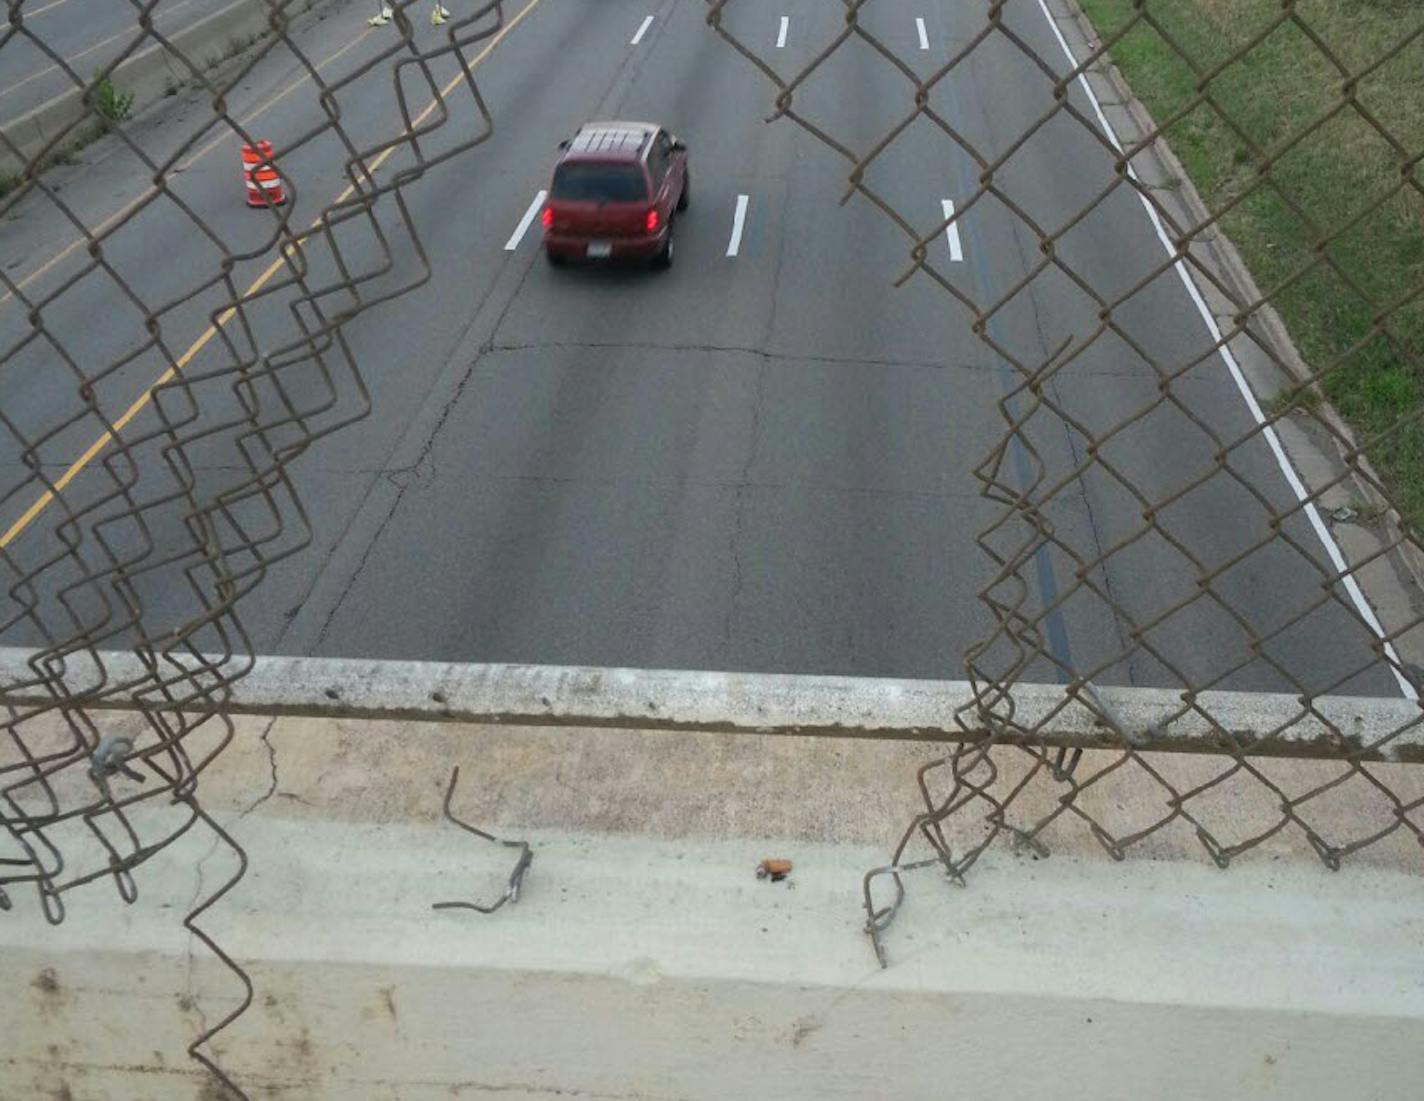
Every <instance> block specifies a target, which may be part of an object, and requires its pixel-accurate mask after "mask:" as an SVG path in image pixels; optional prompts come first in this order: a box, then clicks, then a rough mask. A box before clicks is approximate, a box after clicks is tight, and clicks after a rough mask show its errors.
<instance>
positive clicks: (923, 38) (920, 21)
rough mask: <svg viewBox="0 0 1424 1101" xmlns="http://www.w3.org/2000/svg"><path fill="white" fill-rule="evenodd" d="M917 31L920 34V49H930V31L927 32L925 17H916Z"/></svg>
mask: <svg viewBox="0 0 1424 1101" xmlns="http://www.w3.org/2000/svg"><path fill="white" fill-rule="evenodd" d="M915 30H917V31H918V32H919V34H920V49H922V50H928V49H929V48H930V34H929V31H927V30H925V20H924V17H923V16H919V15H917V16H915Z"/></svg>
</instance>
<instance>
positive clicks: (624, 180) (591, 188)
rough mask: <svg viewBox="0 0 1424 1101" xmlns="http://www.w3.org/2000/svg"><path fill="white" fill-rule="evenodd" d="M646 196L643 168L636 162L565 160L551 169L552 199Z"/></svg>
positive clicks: (631, 199)
mask: <svg viewBox="0 0 1424 1101" xmlns="http://www.w3.org/2000/svg"><path fill="white" fill-rule="evenodd" d="M647 197H648V184H647V181H646V180H645V179H644V178H643V170H642V169H641V168H639V167H638V166H637V165H635V164H597V163H593V162H579V161H568V162H565V163H564V164H561V165H559V166H558V167H557V168H556V169H554V187H553V191H552V193H551V195H550V198H553V199H568V200H570V201H573V202H581V201H582V202H602V203H636V202H642V201H643V200H645V199H646V198H647Z"/></svg>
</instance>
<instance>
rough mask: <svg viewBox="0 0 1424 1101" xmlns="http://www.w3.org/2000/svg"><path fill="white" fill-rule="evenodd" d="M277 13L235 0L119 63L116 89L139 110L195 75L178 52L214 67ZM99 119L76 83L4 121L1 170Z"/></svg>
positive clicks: (301, 3)
mask: <svg viewBox="0 0 1424 1101" xmlns="http://www.w3.org/2000/svg"><path fill="white" fill-rule="evenodd" d="M316 2H317V0H293V2H291V3H288V4H286V5H285V6H284V7H283V8H282V9H281V11H280V13H279V14H278V16H277V18H278V19H280V20H281V21H282V22H283V23H285V22H287V21H290V20H291V19H292V18H293V17H294V16H296V15H298V14H300V13H302V12H305V11H308V10H310V9H311V8H312V7H313V6H314V5H315V3H316ZM273 18H274V16H273V12H272V5H271V4H270V3H269V0H234V2H233V3H231V4H229V5H227V6H226V7H224V8H222V9H220V10H218V11H215V12H213V13H212V14H211V15H208V16H205V17H204V18H202V19H200V20H198V21H197V22H195V23H192V24H189V25H188V26H186V27H184V28H183V29H181V30H178V31H174V32H173V33H171V34H169V35H167V36H166V37H167V39H168V41H169V42H171V43H172V46H173V50H172V51H170V50H169V49H168V47H166V46H164V45H162V44H161V43H160V44H155V45H152V46H149V47H147V48H145V49H142V50H140V51H139V52H138V53H136V54H134V55H133V56H132V57H130V58H128V59H127V60H125V61H124V62H122V63H121V64H120V65H118V66H117V67H116V68H115V70H114V72H113V74H112V76H111V80H112V81H113V84H114V86H115V88H117V89H119V90H121V91H124V92H132V93H133V95H134V111H135V112H137V111H140V110H142V109H143V108H144V107H145V106H147V105H148V104H150V103H152V102H153V101H154V100H156V99H159V98H161V97H162V96H164V95H165V94H166V93H167V92H168V91H169V90H170V89H172V88H175V87H180V86H183V85H186V84H188V83H190V82H191V81H192V80H193V72H192V69H190V68H189V67H188V65H186V64H184V62H183V61H182V60H180V58H179V55H182V56H183V57H186V58H187V59H188V60H189V61H190V62H192V64H193V65H195V66H196V67H197V68H198V69H199V70H200V71H202V70H206V69H209V68H211V67H212V66H214V65H216V64H217V63H218V62H220V61H222V60H224V59H225V58H227V57H229V56H231V55H232V52H233V49H234V46H235V45H239V44H240V45H245V44H246V43H247V42H248V40H250V39H251V38H253V37H254V36H261V35H265V34H269V33H271V31H272V20H273ZM175 51H176V52H175ZM96 122H98V117H97V116H96V115H94V114H93V112H92V111H91V110H90V108H89V107H88V105H87V104H86V103H85V102H84V94H83V89H80V88H74V89H71V90H70V91H68V92H65V93H63V94H62V95H59V96H56V97H55V98H54V99H52V100H50V101H48V102H47V103H42V104H40V105H39V106H38V107H35V108H33V109H32V110H30V111H27V112H25V113H24V114H23V115H20V116H19V117H18V118H15V119H12V120H7V121H5V122H4V123H0V132H3V133H4V135H5V138H6V140H7V141H8V142H9V143H10V146H13V147H14V148H11V147H10V146H6V147H4V148H3V149H0V171H4V172H11V173H15V174H18V173H20V172H22V171H23V170H24V167H25V164H26V162H27V161H28V160H30V159H31V158H33V157H35V156H37V155H40V154H41V153H46V152H54V151H56V150H57V149H60V148H63V147H64V146H66V145H68V144H69V143H71V142H73V141H75V140H76V139H78V138H79V137H81V135H82V132H83V129H84V127H85V126H87V125H88V124H89V123H96ZM17 151H18V152H17Z"/></svg>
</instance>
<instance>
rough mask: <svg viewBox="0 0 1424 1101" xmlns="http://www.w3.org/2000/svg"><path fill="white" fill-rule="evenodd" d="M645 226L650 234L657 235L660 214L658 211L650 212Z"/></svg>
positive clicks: (644, 223)
mask: <svg viewBox="0 0 1424 1101" xmlns="http://www.w3.org/2000/svg"><path fill="white" fill-rule="evenodd" d="M643 225H644V226H645V227H646V228H647V230H648V232H649V233H656V232H657V231H658V212H657V210H656V209H654V210H650V211H648V217H647V219H646V220H645V221H644V222H643Z"/></svg>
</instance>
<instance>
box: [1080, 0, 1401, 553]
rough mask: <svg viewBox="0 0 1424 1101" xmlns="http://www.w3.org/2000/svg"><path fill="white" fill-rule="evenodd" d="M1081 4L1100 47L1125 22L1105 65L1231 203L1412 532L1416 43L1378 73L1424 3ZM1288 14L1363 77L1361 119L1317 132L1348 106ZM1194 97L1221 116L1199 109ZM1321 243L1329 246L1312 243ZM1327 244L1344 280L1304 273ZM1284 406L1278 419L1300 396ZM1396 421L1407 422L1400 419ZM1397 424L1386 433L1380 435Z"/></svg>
mask: <svg viewBox="0 0 1424 1101" xmlns="http://www.w3.org/2000/svg"><path fill="white" fill-rule="evenodd" d="M1080 3H1082V5H1083V7H1084V9H1085V10H1086V11H1087V13H1088V15H1089V17H1090V18H1091V19H1092V21H1093V23H1094V25H1095V26H1096V28H1097V30H1098V33H1099V35H1100V36H1102V38H1103V39H1104V40H1105V41H1110V40H1114V39H1115V38H1116V36H1117V35H1118V34H1119V33H1120V32H1121V31H1122V30H1123V28H1125V27H1128V26H1129V24H1131V26H1130V29H1128V30H1127V33H1126V34H1125V36H1123V37H1122V38H1121V39H1120V40H1117V41H1113V44H1112V46H1111V55H1112V59H1113V61H1114V62H1115V63H1116V64H1117V66H1118V68H1119V69H1121V70H1122V72H1123V75H1124V76H1126V77H1127V80H1128V82H1129V83H1130V84H1131V85H1132V88H1133V91H1134V92H1136V94H1137V96H1138V97H1139V98H1140V99H1141V100H1142V101H1143V103H1145V104H1146V105H1147V108H1148V110H1149V111H1151V112H1152V115H1153V117H1154V118H1155V119H1156V120H1157V122H1158V124H1159V125H1165V127H1166V131H1165V133H1166V138H1167V141H1168V142H1169V144H1170V145H1171V146H1172V149H1173V150H1174V151H1175V152H1176V154H1177V156H1178V157H1179V158H1180V159H1181V161H1182V164H1183V165H1184V166H1185V168H1186V170H1187V173H1188V175H1190V176H1191V178H1192V182H1193V183H1194V184H1195V185H1196V187H1197V190H1198V191H1199V192H1200V193H1201V195H1202V198H1203V199H1204V200H1205V201H1206V203H1207V206H1208V207H1209V208H1211V209H1212V210H1213V211H1218V210H1222V209H1224V208H1225V207H1226V206H1227V205H1228V204H1231V203H1233V202H1236V203H1238V205H1236V206H1234V207H1233V208H1232V209H1231V210H1230V211H1229V212H1228V213H1226V214H1224V215H1223V216H1222V218H1221V225H1222V228H1223V229H1224V230H1225V232H1226V234H1227V235H1228V236H1229V237H1230V238H1231V239H1232V241H1233V242H1234V243H1235V244H1236V246H1237V248H1238V249H1239V250H1240V252H1241V255H1242V257H1243V259H1244V260H1245V261H1246V264H1247V266H1248V267H1249V268H1250V269H1251V272H1252V275H1253V276H1254V277H1255V279H1256V282H1257V283H1258V285H1259V286H1260V287H1261V290H1262V291H1263V292H1264V293H1265V294H1266V295H1268V296H1269V298H1270V300H1271V302H1272V304H1273V305H1275V307H1276V308H1277V309H1278V310H1279V311H1280V314H1281V316H1282V318H1283V319H1284V320H1285V323H1286V326H1287V328H1289V330H1290V333H1291V336H1292V338H1293V339H1294V340H1295V342H1296V346H1297V347H1298V348H1299V350H1300V352H1301V354H1302V355H1303V356H1304V357H1305V360H1306V362H1307V363H1308V364H1309V365H1310V368H1311V370H1312V371H1313V372H1314V373H1315V374H1316V377H1317V378H1319V380H1320V384H1321V387H1322V389H1323V390H1324V393H1325V395H1326V397H1328V398H1329V400H1330V402H1331V404H1333V405H1334V406H1335V408H1336V409H1338V410H1339V411H1340V413H1341V414H1342V415H1344V417H1345V418H1346V419H1347V420H1348V421H1349V422H1350V424H1351V425H1352V426H1353V427H1354V429H1355V430H1356V432H1357V434H1358V436H1359V438H1360V440H1361V442H1362V443H1364V444H1365V445H1366V451H1367V453H1368V454H1369V456H1370V460H1371V462H1372V463H1373V464H1374V465H1375V468H1376V469H1377V470H1379V471H1380V473H1381V475H1382V476H1383V477H1384V478H1385V480H1386V482H1387V484H1388V485H1389V487H1390V491H1391V496H1392V497H1393V499H1394V501H1395V504H1396V505H1397V506H1398V508H1399V509H1400V512H1401V513H1402V514H1403V515H1404V517H1405V518H1406V520H1407V521H1408V522H1409V523H1410V526H1411V527H1412V528H1414V529H1415V530H1419V529H1420V528H1421V527H1424V427H1421V425H1420V424H1419V421H1418V417H1419V414H1420V411H1421V410H1420V402H1421V397H1424V393H1421V379H1420V366H1419V365H1420V362H1421V361H1420V353H1421V351H1424V296H1421V299H1420V300H1419V301H1402V300H1404V299H1406V298H1407V297H1408V296H1409V295H1410V294H1411V293H1413V292H1415V291H1416V290H1418V289H1419V288H1420V287H1421V284H1424V196H1421V194H1420V192H1419V191H1417V190H1414V189H1413V188H1412V187H1409V186H1406V187H1404V188H1403V189H1400V184H1401V182H1402V181H1403V180H1404V179H1405V177H1404V175H1403V172H1404V170H1405V167H1404V166H1405V165H1406V164H1407V163H1408V162H1409V161H1410V160H1411V158H1413V157H1416V156H1419V155H1421V154H1424V36H1421V37H1420V38H1419V39H1418V40H1416V41H1414V42H1411V43H1410V44H1408V45H1407V46H1406V47H1405V48H1404V49H1402V50H1400V51H1399V52H1398V53H1396V54H1394V56H1392V57H1391V58H1390V59H1389V60H1387V61H1384V62H1383V63H1382V64H1379V65H1377V66H1376V63H1377V62H1379V61H1380V60H1381V59H1382V58H1384V57H1385V56H1386V55H1387V54H1389V53H1390V52H1391V51H1392V50H1394V49H1395V47H1396V46H1397V45H1398V44H1399V43H1400V42H1401V40H1403V39H1404V38H1405V37H1406V35H1407V34H1408V33H1410V32H1411V31H1413V30H1414V29H1415V28H1416V27H1417V26H1418V25H1419V23H1420V21H1421V19H1424V6H1421V5H1420V4H1419V3H1418V2H1417V0H1298V2H1296V3H1295V4H1294V5H1290V4H1283V3H1282V2H1281V0H1146V3H1145V4H1144V3H1143V0H1080ZM1291 8H1293V11H1294V15H1295V16H1296V18H1297V19H1298V20H1299V21H1300V23H1303V24H1304V25H1305V27H1306V28H1308V29H1309V31H1312V32H1314V34H1315V35H1316V36H1317V37H1318V38H1319V39H1320V40H1321V41H1323V42H1324V43H1325V44H1326V46H1327V47H1328V48H1329V50H1330V52H1331V53H1333V54H1334V56H1335V58H1336V60H1337V61H1338V62H1339V63H1340V65H1342V66H1343V67H1344V69H1345V71H1346V73H1348V74H1351V75H1356V74H1361V73H1364V74H1365V75H1364V76H1363V77H1361V78H1360V79H1359V80H1358V83H1357V88H1356V92H1355V99H1356V100H1357V101H1358V103H1359V105H1360V107H1362V108H1363V113H1362V112H1361V111H1360V110H1357V109H1355V108H1354V107H1353V106H1349V105H1346V106H1345V108H1344V110H1343V111H1340V112H1339V113H1338V114H1336V115H1335V116H1334V117H1333V118H1331V119H1330V120H1329V121H1326V122H1324V123H1322V124H1321V125H1319V126H1318V127H1316V128H1314V129H1311V127H1312V125H1313V124H1314V123H1316V122H1317V121H1318V120H1321V119H1322V118H1324V117H1325V116H1327V115H1329V114H1330V112H1331V111H1333V110H1335V109H1336V108H1339V107H1340V106H1341V105H1342V104H1344V103H1346V96H1345V91H1344V89H1345V88H1346V86H1347V77H1346V73H1342V72H1341V71H1340V69H1339V68H1337V67H1336V64H1335V63H1334V62H1332V61H1331V60H1330V59H1329V58H1328V57H1327V56H1326V54H1325V53H1324V52H1323V51H1322V50H1321V49H1320V47H1319V46H1318V45H1317V44H1316V43H1315V42H1313V41H1312V40H1311V36H1310V34H1309V33H1307V30H1306V29H1304V28H1302V27H1301V26H1300V25H1299V24H1297V23H1295V22H1291V21H1287V22H1285V23H1282V24H1281V25H1279V26H1276V25H1275V24H1276V23H1277V22H1278V21H1279V20H1280V19H1281V16H1282V14H1283V11H1285V10H1286V9H1291ZM1144 13H1145V14H1144ZM1153 23H1155V24H1156V26H1153V25H1152V24H1153ZM1261 35H1264V36H1263V37H1261V38H1260V40H1259V41H1256V39H1257V37H1258V36H1261ZM1253 42H1254V45H1251V46H1250V48H1249V49H1247V50H1246V51H1245V53H1244V54H1241V56H1239V57H1238V56H1237V54H1238V52H1239V51H1240V50H1241V48H1242V47H1244V46H1246V45H1247V44H1248V43H1253ZM1184 55H1185V56H1184ZM1187 59H1190V60H1191V62H1193V63H1194V64H1189V62H1188V60H1187ZM1223 65H1224V68H1222V69H1221V71H1220V72H1217V71H1216V70H1217V68H1218V66H1223ZM1366 70H1370V71H1368V72H1366ZM1199 85H1200V86H1201V88H1199ZM1202 88H1204V90H1205V91H1206V92H1207V94H1208V95H1209V97H1210V99H1211V101H1212V102H1213V103H1214V104H1215V109H1214V108H1213V107H1212V106H1211V105H1208V104H1207V103H1204V102H1198V97H1199V95H1200V90H1201V89H1202ZM1366 113H1367V114H1368V115H1370V116H1372V117H1373V119H1374V120H1375V122H1377V123H1378V124H1379V127H1380V128H1382V129H1384V130H1385V131H1387V132H1388V134H1389V135H1390V137H1392V138H1393V139H1394V141H1395V142H1397V143H1398V147H1396V146H1395V145H1394V144H1392V143H1391V141H1390V140H1388V139H1387V138H1386V137H1384V136H1382V135H1381V134H1380V132H1379V129H1377V128H1376V126H1375V125H1373V124H1372V123H1371V122H1370V121H1368V120H1367V119H1366V117H1365V114H1366ZM1223 116H1224V117H1223ZM1227 119H1229V120H1230V121H1231V123H1234V127H1233V126H1232V125H1229V124H1228V122H1227V121H1226V120H1227ZM1306 130H1310V133H1309V134H1308V135H1306V136H1305V137H1303V138H1301V139H1300V140H1299V141H1297V140H1296V139H1297V138H1298V137H1299V136H1300V135H1301V134H1302V132H1303V131H1306ZM1287 147H1288V148H1287ZM1263 154H1264V156H1263ZM1263 165H1264V167H1263ZM1420 178H1421V180H1424V166H1421V169H1420ZM1382 199H1383V200H1384V201H1383V202H1382V203H1381V200H1382ZM1376 204H1380V205H1376ZM1357 217H1360V218H1361V221H1360V222H1359V223H1358V224H1357V225H1354V226H1352V227H1351V228H1349V229H1348V230H1345V231H1344V232H1343V233H1342V232H1341V231H1342V229H1344V227H1345V226H1346V225H1347V224H1348V223H1350V222H1351V221H1352V220H1353V219H1355V218H1357ZM1323 238H1330V239H1329V240H1328V243H1326V244H1324V245H1323V246H1322V243H1321V242H1322V239H1323ZM1322 248H1323V254H1324V255H1327V256H1328V257H1329V258H1330V259H1332V260H1333V261H1334V262H1335V263H1336V264H1337V265H1338V267H1339V269H1340V271H1339V272H1336V271H1333V270H1331V269H1330V268H1328V267H1324V266H1317V267H1315V268H1314V269H1313V270H1311V271H1309V272H1308V273H1307V274H1304V275H1301V273H1302V272H1305V271H1306V269H1308V268H1309V267H1310V265H1311V263H1312V261H1314V260H1316V259H1318V258H1319V256H1320V255H1322V252H1321V249H1322ZM1381 317H1383V319H1384V320H1383V322H1382V323H1381V321H1380V318H1381ZM1282 401H1283V402H1284V404H1281V402H1278V403H1277V405H1276V407H1275V409H1274V411H1275V412H1284V411H1285V410H1286V409H1287V408H1289V407H1292V406H1294V405H1297V404H1300V403H1297V402H1292V401H1291V400H1290V399H1289V397H1285V398H1283V399H1282ZM1405 417H1413V418H1414V419H1410V420H1407V421H1406V422H1405V423H1403V424H1400V421H1401V418H1405ZM1390 429H1396V431H1394V432H1391V433H1390V435H1389V436H1388V438H1386V439H1381V440H1376V438H1377V437H1380V436H1381V434H1382V433H1385V432H1387V431H1389V430H1390ZM1371 441H1376V442H1373V443H1371Z"/></svg>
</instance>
